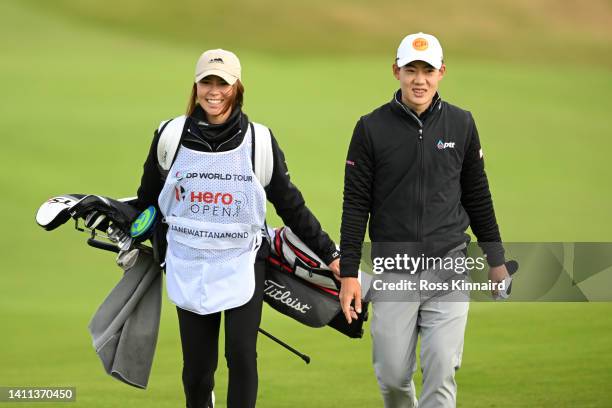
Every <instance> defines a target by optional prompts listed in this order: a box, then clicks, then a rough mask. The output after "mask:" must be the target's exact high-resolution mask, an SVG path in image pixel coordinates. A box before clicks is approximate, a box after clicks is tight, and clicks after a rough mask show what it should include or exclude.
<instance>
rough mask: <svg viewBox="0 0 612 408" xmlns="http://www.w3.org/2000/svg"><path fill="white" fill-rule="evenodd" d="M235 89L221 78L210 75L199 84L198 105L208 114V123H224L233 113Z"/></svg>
mask: <svg viewBox="0 0 612 408" xmlns="http://www.w3.org/2000/svg"><path fill="white" fill-rule="evenodd" d="M233 92H234V87H233V86H232V85H230V84H228V83H227V82H225V80H223V79H222V78H221V77H218V76H216V75H209V76H207V77H205V78H202V79H201V80H200V81H199V82H198V83H197V89H196V96H197V100H198V103H199V104H200V106H201V107H202V108H203V109H204V112H206V118H207V120H208V122H210V123H212V124H219V123H223V122H225V121H226V120H227V118H228V117H229V116H230V114H231V113H232V107H231V105H229V106H228V104H231V103H232V95H233Z"/></svg>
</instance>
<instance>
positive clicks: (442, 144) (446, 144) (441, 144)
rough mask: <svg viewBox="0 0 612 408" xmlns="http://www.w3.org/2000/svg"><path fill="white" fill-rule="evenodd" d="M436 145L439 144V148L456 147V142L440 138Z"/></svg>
mask: <svg viewBox="0 0 612 408" xmlns="http://www.w3.org/2000/svg"><path fill="white" fill-rule="evenodd" d="M436 146H437V148H438V150H444V149H454V148H455V142H443V141H442V140H441V139H440V140H438V144H437V145H436Z"/></svg>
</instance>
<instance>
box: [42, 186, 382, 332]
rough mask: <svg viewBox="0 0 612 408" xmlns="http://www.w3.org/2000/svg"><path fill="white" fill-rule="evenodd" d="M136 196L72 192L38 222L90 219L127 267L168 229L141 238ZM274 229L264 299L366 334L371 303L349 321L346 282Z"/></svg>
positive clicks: (317, 322)
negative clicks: (144, 244)
mask: <svg viewBox="0 0 612 408" xmlns="http://www.w3.org/2000/svg"><path fill="white" fill-rule="evenodd" d="M132 201H133V199H123V200H113V199H111V198H108V197H102V196H97V195H84V194H66V195H62V196H58V197H53V198H51V199H49V200H47V201H46V202H45V203H44V204H43V205H42V206H41V207H40V209H39V210H38V213H37V214H36V222H37V223H38V225H40V226H41V227H43V228H44V229H45V230H47V231H51V230H54V229H55V228H57V227H59V226H60V225H62V224H64V223H66V222H67V221H68V220H69V219H70V218H74V219H79V218H81V219H84V221H85V227H87V228H89V229H90V230H91V232H92V237H91V238H89V240H88V241H87V243H88V244H89V245H91V246H93V247H96V248H100V249H105V250H110V251H113V252H117V253H119V256H118V258H117V263H118V264H119V265H120V266H122V267H127V266H130V265H132V264H133V262H134V261H135V258H136V257H137V251H135V249H134V247H133V245H134V244H136V243H138V242H141V241H142V240H144V239H146V238H148V237H152V238H154V237H155V236H156V235H158V234H156V232H158V231H160V230H161V229H162V228H160V227H161V226H162V224H161V223H159V224H158V225H153V226H150V228H149V230H150V232H149V234H145V235H142V236H139V237H138V238H135V237H134V234H130V231H131V232H133V231H134V228H133V227H134V225H133V221H134V220H136V219H137V218H142V215H141V217H138V212H137V210H136V209H135V208H134V207H133V206H132V205H130V203H131V202H132ZM143 214H144V213H143ZM109 226H110V228H109ZM113 228H114V229H113ZM104 232H106V233H107V235H108V236H107V237H106V238H109V239H110V241H111V242H112V243H108V242H104V241H100V240H98V239H96V237H97V236H98V235H100V236H104ZM96 233H97V234H96ZM269 234H270V236H271V246H272V251H271V253H270V255H269V256H268V258H267V268H266V280H265V289H264V300H265V301H266V302H267V303H268V304H269V305H270V306H271V307H272V308H273V309H275V310H276V311H278V312H280V313H282V314H284V315H286V316H289V317H291V318H292V319H295V320H297V321H299V322H300V323H303V324H305V325H307V326H309V327H323V326H326V325H327V326H330V327H333V328H334V329H336V330H338V331H339V332H341V333H342V334H344V335H346V336H348V337H351V338H360V337H362V336H363V323H364V321H366V320H367V316H368V303H367V302H365V301H362V313H361V314H359V316H358V319H357V320H355V321H353V322H352V323H351V324H350V325H349V324H348V322H347V321H346V319H345V317H344V314H343V313H342V309H341V306H340V299H339V297H338V295H339V290H340V282H338V281H337V280H336V279H335V278H334V276H333V273H332V272H331V270H329V268H328V267H327V265H325V263H324V262H323V261H322V260H321V259H320V258H319V257H318V256H317V255H316V254H315V253H314V252H313V251H312V250H310V249H309V248H308V247H307V246H306V245H305V244H304V243H303V242H302V241H301V240H300V239H299V238H298V237H297V236H296V235H295V234H294V233H293V232H292V231H291V229H290V228H288V227H282V228H278V229H276V230H271V231H269ZM153 241H154V242H153V252H154V254H155V255H156V256H155V258H156V259H158V260H159V259H160V258H159V257H158V256H157V254H160V253H162V254H163V252H160V250H159V248H160V247H159V245H156V244H157V243H159V242H160V241H162V240H158V239H153ZM161 258H163V256H162V257H161ZM162 260H163V259H162ZM360 280H361V286H362V289H363V297H364V298H366V293H367V289H368V288H369V287H370V280H371V278H370V276H369V275H367V274H360Z"/></svg>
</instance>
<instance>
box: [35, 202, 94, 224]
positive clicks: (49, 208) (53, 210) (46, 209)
mask: <svg viewBox="0 0 612 408" xmlns="http://www.w3.org/2000/svg"><path fill="white" fill-rule="evenodd" d="M83 197H85V195H83V194H64V195H61V196H56V197H52V198H50V199H48V200H47V201H45V202H44V203H43V204H42V205H41V206H40V208H39V209H38V211H37V213H36V223H37V224H38V225H40V226H41V227H43V228H44V229H45V230H47V231H52V230H54V229H56V228H57V227H59V226H60V225H63V224H65V223H66V222H67V221H68V220H69V219H70V210H71V209H72V207H74V206H75V205H76V204H77V203H78V202H79V201H80V200H81V199H82V198H83Z"/></svg>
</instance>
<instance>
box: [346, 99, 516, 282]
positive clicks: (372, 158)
mask: <svg viewBox="0 0 612 408" xmlns="http://www.w3.org/2000/svg"><path fill="white" fill-rule="evenodd" d="M481 152H482V150H481V148H480V140H479V138H478V131H477V130H476V125H475V123H474V119H473V118H472V115H471V114H470V113H469V112H467V111H464V110H462V109H460V108H458V107H456V106H453V105H451V104H449V103H447V102H444V101H442V100H441V99H440V98H439V97H438V95H436V97H435V98H434V101H433V102H432V104H431V105H430V107H429V109H428V110H427V111H426V112H423V113H422V114H421V115H420V116H417V115H416V114H415V113H414V112H412V111H411V110H410V109H408V107H406V106H405V105H404V104H403V103H402V102H401V91H398V92H396V94H395V95H394V97H393V99H392V100H391V101H390V102H389V103H387V104H385V105H383V106H381V107H380V108H378V109H376V110H374V111H373V112H371V113H370V114H368V115H365V116H363V117H362V118H361V119H360V120H359V121H358V122H357V125H356V127H355V130H354V133H353V137H352V140H351V143H350V147H349V151H348V156H347V161H346V171H345V178H344V204H343V212H342V226H341V232H340V233H341V241H340V247H341V248H342V255H341V262H340V264H341V274H342V276H356V275H357V271H358V269H359V262H360V258H361V248H362V243H363V239H364V234H365V228H366V224H367V223H368V218H369V235H370V240H371V241H372V243H373V244H374V243H384V242H395V243H397V242H411V243H421V246H420V248H421V249H422V250H423V252H424V254H425V255H426V256H443V255H444V254H445V253H446V252H447V251H448V250H450V249H452V248H453V247H456V246H457V245H460V244H461V243H463V242H467V241H469V236H468V235H467V234H466V233H465V231H466V229H467V227H468V226H471V228H472V231H473V232H474V234H475V235H476V237H477V238H478V241H479V243H480V245H481V247H482V248H483V250H484V251H485V253H486V254H487V260H488V262H489V264H490V265H493V266H497V265H501V264H503V263H504V250H503V247H502V246H501V238H500V234H499V228H498V226H497V221H496V219H495V213H494V210H493V202H492V199H491V193H490V191H489V185H488V182H487V176H486V173H485V171H484V162H483V159H482V153H481ZM417 255H420V254H417Z"/></svg>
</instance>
